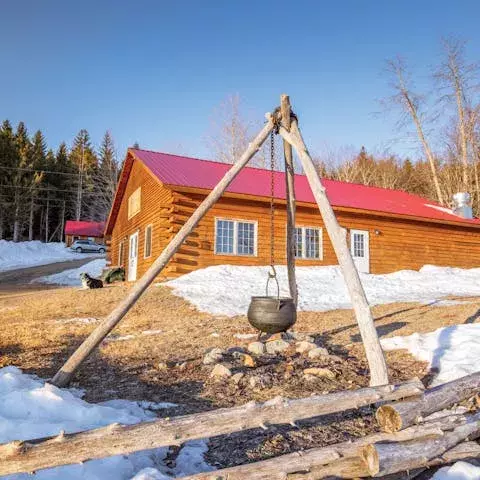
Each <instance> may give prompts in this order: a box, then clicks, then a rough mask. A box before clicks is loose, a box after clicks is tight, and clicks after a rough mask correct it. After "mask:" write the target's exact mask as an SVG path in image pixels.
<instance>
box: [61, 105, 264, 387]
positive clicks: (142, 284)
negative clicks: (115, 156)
mask: <svg viewBox="0 0 480 480" xmlns="http://www.w3.org/2000/svg"><path fill="white" fill-rule="evenodd" d="M272 130H273V120H272V118H271V115H268V121H267V123H266V125H265V126H264V127H263V128H262V130H261V131H260V132H259V133H258V135H257V136H256V137H255V139H254V140H253V141H252V142H251V143H250V144H249V145H248V148H247V150H245V153H244V154H243V155H242V156H241V157H240V158H239V159H238V161H237V162H236V163H235V164H234V165H232V167H231V168H230V170H229V171H228V172H227V173H226V174H225V176H224V177H223V178H222V179H221V180H220V181H219V182H218V183H217V185H216V186H215V188H214V189H213V190H212V191H211V192H210V193H209V194H208V195H207V197H206V198H205V200H204V201H203V202H202V203H201V204H200V205H199V206H198V208H197V209H196V210H195V212H194V213H193V214H192V216H191V217H190V218H189V219H188V220H187V221H186V222H185V224H184V225H183V226H182V228H181V229H180V230H179V231H178V233H177V234H176V235H175V237H173V239H172V240H171V242H170V243H169V244H168V245H167V246H166V247H165V250H163V252H162V253H161V254H160V256H159V257H158V258H157V259H156V260H155V262H153V264H152V265H151V266H150V268H149V269H148V270H147V271H146V272H145V274H144V275H143V277H141V278H140V279H139V280H138V281H137V282H136V283H135V285H134V286H133V287H132V288H131V289H130V291H129V292H128V295H127V296H126V297H125V298H124V299H123V300H122V301H121V302H120V303H119V304H118V305H117V307H116V308H115V309H114V310H113V311H112V312H111V313H110V315H109V316H108V317H107V318H106V319H105V320H104V321H103V322H102V323H100V325H98V327H97V328H96V329H95V330H94V331H93V332H92V333H91V334H90V335H89V336H88V338H87V339H86V340H85V341H84V342H83V343H82V344H81V345H80V346H79V347H78V348H77V350H75V352H74V353H73V354H72V356H71V357H70V358H69V359H68V360H67V361H66V363H65V365H63V367H62V368H61V369H60V370H59V371H58V372H57V373H56V375H55V376H54V377H53V380H52V383H53V384H54V385H56V386H57V387H64V386H66V385H68V383H69V382H70V379H71V377H72V375H73V374H74V373H75V371H76V370H77V368H78V367H79V366H80V365H81V364H82V362H83V361H84V360H85V359H86V358H87V357H88V356H89V355H90V353H92V351H93V350H94V349H95V348H97V346H98V345H99V344H100V343H101V342H102V340H103V339H104V338H105V337H106V336H107V335H108V334H109V333H110V332H111V330H112V329H113V328H114V327H115V325H117V323H118V322H120V320H121V319H122V318H123V317H124V316H125V315H126V314H127V312H128V311H129V310H130V308H132V306H133V305H134V304H135V302H136V301H137V300H138V299H139V298H140V296H141V295H142V294H143V292H144V291H145V290H146V289H147V288H148V286H149V285H150V284H151V283H152V282H153V281H154V280H155V278H156V277H157V275H158V274H159V273H160V272H161V271H162V270H163V268H164V267H165V265H166V264H167V263H168V262H169V260H170V259H171V258H172V257H173V255H174V254H175V252H176V251H177V250H178V249H179V248H180V246H181V245H182V243H183V242H184V241H185V239H186V238H187V236H188V235H189V234H190V233H191V232H192V231H193V230H194V228H195V227H196V226H197V225H198V222H200V220H201V219H202V218H203V217H204V215H205V214H206V213H207V212H208V211H209V210H210V208H211V207H212V206H213V205H214V204H215V203H216V202H217V200H218V199H219V198H220V197H221V196H222V194H223V192H224V191H225V190H226V189H227V187H228V186H229V185H230V183H232V181H233V180H234V178H235V177H236V176H237V175H238V173H239V172H240V170H242V168H243V167H244V166H245V165H246V164H247V163H248V161H249V160H250V159H251V158H252V157H253V156H254V155H255V153H257V152H258V150H259V149H260V147H261V145H262V144H263V142H264V141H265V139H266V138H267V137H268V135H269V134H270V132H271V131H272Z"/></svg>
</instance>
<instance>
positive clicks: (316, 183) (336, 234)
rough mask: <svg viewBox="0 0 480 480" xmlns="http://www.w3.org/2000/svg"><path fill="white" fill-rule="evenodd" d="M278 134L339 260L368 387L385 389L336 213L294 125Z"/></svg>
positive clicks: (366, 308) (378, 351) (380, 358)
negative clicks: (293, 154) (289, 148)
mask: <svg viewBox="0 0 480 480" xmlns="http://www.w3.org/2000/svg"><path fill="white" fill-rule="evenodd" d="M280 134H281V135H282V137H283V138H284V139H285V140H287V141H288V142H289V143H290V144H291V145H293V146H294V147H295V150H297V153H298V155H299V157H300V160H301V162H302V166H303V170H304V171H305V174H306V176H307V178H308V182H309V183H310V187H311V189H312V192H313V195H314V197H315V200H316V202H317V205H318V208H319V210H320V213H321V214H322V218H323V221H324V222H325V227H326V229H327V232H328V235H329V237H330V239H331V241H332V244H333V248H334V250H335V253H336V255H337V258H338V263H339V264H340V268H341V269H342V273H343V276H344V278H345V283H346V285H347V289H348V292H349V294H350V298H351V301H352V306H353V309H354V311H355V316H356V318H357V323H358V327H359V329H360V335H361V336H362V341H363V345H364V347H365V353H366V356H367V361H368V365H369V367H370V385H372V386H377V385H386V384H388V371H387V363H386V362H385V357H384V355H383V351H382V347H381V345H380V340H379V338H378V335H377V330H376V329H375V324H374V323H373V317H372V312H371V311H370V305H369V304H368V300H367V296H366V295H365V291H364V289H363V285H362V282H361V281H360V276H359V275H358V271H357V267H356V266H355V263H354V262H353V258H352V255H351V253H350V249H349V248H348V245H347V238H346V231H345V229H344V228H342V227H340V225H339V224H338V222H337V218H336V216H335V212H334V211H333V208H332V206H331V205H330V201H329V200H328V197H327V194H326V191H325V187H324V186H323V185H322V182H321V180H320V177H319V176H318V173H317V171H316V169H315V165H314V164H313V161H312V158H311V157H310V154H309V153H308V150H307V147H306V146H305V142H304V141H303V138H302V134H301V133H300V130H299V128H298V125H297V121H296V120H293V121H292V124H291V127H290V132H289V131H287V130H286V129H285V128H284V127H283V126H281V127H280Z"/></svg>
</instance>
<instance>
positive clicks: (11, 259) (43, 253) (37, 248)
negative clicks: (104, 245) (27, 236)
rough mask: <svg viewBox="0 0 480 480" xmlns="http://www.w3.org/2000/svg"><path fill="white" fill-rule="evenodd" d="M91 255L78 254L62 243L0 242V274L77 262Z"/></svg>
mask: <svg viewBox="0 0 480 480" xmlns="http://www.w3.org/2000/svg"><path fill="white" fill-rule="evenodd" d="M90 255H92V254H79V253H75V252H72V251H71V250H69V249H68V248H66V247H65V244H64V243H58V242H56V243H42V242H39V241H37V240H35V241H33V242H17V243H15V242H8V241H7V240H0V272H5V271H7V270H15V269H16V268H24V267H35V266H37V265H47V264H48V263H55V262H64V261H68V260H78V259H79V258H83V257H84V256H90Z"/></svg>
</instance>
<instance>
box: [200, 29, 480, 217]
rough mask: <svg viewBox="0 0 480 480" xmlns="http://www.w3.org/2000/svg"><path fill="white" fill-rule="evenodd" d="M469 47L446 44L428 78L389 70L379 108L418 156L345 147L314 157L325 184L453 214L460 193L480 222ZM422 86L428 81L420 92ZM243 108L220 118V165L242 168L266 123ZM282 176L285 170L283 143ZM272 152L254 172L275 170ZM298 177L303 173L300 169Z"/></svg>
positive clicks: (232, 102)
mask: <svg viewBox="0 0 480 480" xmlns="http://www.w3.org/2000/svg"><path fill="white" fill-rule="evenodd" d="M467 53H468V52H467V44H466V42H464V41H462V40H459V39H456V38H448V39H443V40H442V41H441V54H440V57H439V60H438V62H437V64H434V65H432V66H431V69H430V73H429V74H428V75H427V76H426V77H425V76H420V75H418V74H417V75H414V74H413V72H412V71H411V70H410V69H409V67H408V65H407V62H406V60H405V59H403V58H401V57H395V58H394V59H391V60H388V61H387V62H386V69H385V72H384V78H385V80H386V82H387V83H388V86H389V89H390V92H391V94H390V95H389V96H388V97H387V98H384V99H380V100H379V103H380V105H381V107H382V111H383V113H386V114H389V115H393V116H394V118H396V131H397V132H398V133H399V134H400V137H399V138H397V141H400V142H402V143H403V144H406V143H410V142H411V141H412V140H413V142H414V143H415V144H416V145H417V146H418V148H417V151H418V152H419V153H418V156H416V157H415V158H401V157H399V156H398V155H395V154H390V153H386V154H373V153H371V152H367V151H366V150H365V148H362V149H361V150H360V151H358V150H356V151H355V150H352V148H348V147H341V148H338V149H336V151H333V152H331V151H330V152H325V151H323V152H322V153H317V154H315V152H314V149H312V150H313V157H314V160H315V162H316V164H317V168H318V170H319V173H320V174H321V175H322V176H323V177H325V178H330V179H336V180H343V181H347V182H356V183H362V184H365V185H370V186H379V187H385V188H395V189H400V190H404V191H407V192H409V193H414V194H418V195H422V196H424V197H427V198H429V199H431V200H433V201H437V202H438V203H440V204H441V205H443V206H445V207H449V206H451V199H452V196H453V194H454V193H457V192H469V193H470V194H471V196H472V203H473V209H474V213H475V214H477V215H480V81H479V79H480V75H479V68H478V64H476V63H470V62H469V61H468V60H467ZM415 80H421V83H422V85H424V90H425V91H422V90H419V89H418V88H417V87H416V85H415ZM246 110H247V109H246V108H245V107H244V106H242V104H241V99H240V97H239V95H238V94H236V95H232V96H230V97H229V98H228V99H227V100H226V101H224V102H223V103H222V104H221V105H220V107H219V108H218V109H217V111H216V112H215V117H214V119H213V121H212V127H211V134H210V136H209V138H208V146H209V148H210V151H211V154H212V155H213V157H214V158H215V159H216V160H218V161H223V162H232V161H235V160H236V159H237V158H238V157H239V156H240V155H241V153H242V152H243V151H244V150H245V149H246V147H247V145H248V142H249V140H250V138H251V137H252V134H253V133H254V132H255V131H257V130H258V129H259V128H260V125H259V123H258V122H256V121H254V120H252V118H255V117H257V115H255V116H252V115H249V114H248V113H247V112H246ZM276 143H277V148H276V160H275V162H276V168H277V169H283V160H282V157H281V144H280V143H279V142H278V141H277V142H276ZM268 147H269V146H268V144H267V145H266V146H265V148H264V149H263V150H262V151H261V152H259V153H260V155H258V156H257V159H256V163H254V165H253V166H258V167H268V164H269V152H268V150H269V148H268ZM296 170H297V171H299V170H300V166H299V165H298V164H297V165H296Z"/></svg>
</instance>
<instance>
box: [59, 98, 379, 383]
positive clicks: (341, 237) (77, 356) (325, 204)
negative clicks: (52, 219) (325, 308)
mask: <svg viewBox="0 0 480 480" xmlns="http://www.w3.org/2000/svg"><path fill="white" fill-rule="evenodd" d="M280 112H281V113H279V114H278V118H274V117H273V116H272V114H270V113H267V114H266V118H267V123H266V124H265V125H264V127H263V128H262V129H261V130H260V132H259V133H258V135H257V136H256V137H255V138H254V139H253V141H252V142H251V143H250V144H249V146H248V148H247V150H246V151H245V153H244V154H243V155H242V156H241V157H240V158H239V159H238V160H237V162H236V163H235V164H234V165H233V166H232V167H231V168H230V170H229V171H228V172H227V173H226V174H225V176H224V177H223V178H222V180H220V182H219V183H218V184H217V185H216V186H215V188H214V189H213V190H212V191H211V192H210V193H209V194H208V196H207V197H206V198H205V200H204V201H203V202H202V203H201V204H200V205H199V206H198V208H197V210H195V212H194V213H193V215H192V216H191V217H190V218H189V219H188V220H187V222H185V224H184V225H183V226H182V228H181V229H180V230H179V232H178V233H177V234H176V235H175V237H174V238H173V239H172V240H171V242H170V243H169V244H168V245H167V247H166V248H165V250H163V252H162V253H161V254H160V256H159V257H158V258H157V259H156V260H155V262H154V263H153V264H152V265H151V266H150V268H149V269H148V270H147V272H146V273H145V274H144V275H143V277H141V278H140V279H139V280H138V281H137V282H136V283H135V285H134V286H133V287H132V289H131V290H130V291H129V293H128V295H127V296H126V297H125V298H124V299H123V300H122V301H121V302H120V303H119V304H118V305H117V307H116V308H115V309H114V310H113V311H112V312H111V313H110V315H108V317H107V318H106V319H105V320H104V321H103V322H102V323H100V325H98V326H97V328H95V330H94V331H93V332H92V333H91V334H90V335H89V336H88V337H87V338H86V339H85V341H84V342H83V343H82V344H81V345H80V346H79V347H78V348H77V350H76V351H75V352H74V353H73V354H72V356H71V357H70V358H69V359H68V360H67V361H66V363H65V364H64V365H63V366H62V368H61V369H60V370H59V371H58V372H57V373H56V375H55V376H54V377H53V380H52V383H53V384H54V385H56V386H58V387H64V386H66V385H68V383H69V382H70V380H71V378H72V375H73V374H74V373H75V371H76V370H77V369H78V368H79V366H80V365H81V364H82V362H83V361H84V360H85V359H86V358H87V357H88V356H89V355H90V354H91V353H92V351H93V350H94V349H95V348H96V347H97V346H98V345H99V344H100V343H101V342H102V340H103V339H104V338H105V337H106V336H107V335H108V334H109V333H110V332H111V331H112V330H113V328H114V327H115V326H116V325H117V324H118V322H120V320H121V319H122V318H123V317H124V316H125V315H126V314H127V312H128V311H129V310H130V309H131V308H132V306H133V305H134V304H135V303H136V301H137V300H138V299H139V298H140V296H141V295H142V294H143V292H145V290H146V289H147V288H148V286H149V285H150V284H151V283H152V282H153V281H154V280H155V278H156V277H157V275H158V274H159V273H160V272H161V271H162V270H163V268H164V267H165V266H166V265H167V263H168V262H169V260H170V259H171V258H172V256H173V255H174V254H175V253H176V251H177V250H178V249H179V248H180V246H181V245H182V243H183V242H184V241H185V239H186V238H187V236H188V235H189V234H190V233H191V232H192V231H193V230H194V229H195V227H196V226H197V225H198V223H199V222H200V220H201V219H202V218H203V217H204V215H205V214H206V213H207V212H208V210H210V208H212V206H213V205H214V204H215V203H216V202H217V201H218V199H219V198H220V197H221V196H222V194H223V193H224V192H225V190H226V189H227V188H228V186H229V185H230V183H231V182H232V181H233V179H234V178H235V177H236V176H237V175H238V173H239V172H240V171H241V170H242V168H243V167H244V166H245V165H246V164H247V163H248V161H249V160H250V159H251V158H252V157H253V156H254V155H255V153H257V152H258V150H259V149H260V147H261V146H262V144H263V143H264V142H265V140H266V139H267V138H268V135H269V134H270V133H271V131H272V130H273V129H274V128H275V127H276V125H277V126H278V124H279V122H280V127H279V133H280V135H281V136H282V137H283V139H284V147H285V161H286V177H287V180H286V181H287V197H288V198H287V218H288V225H287V227H288V230H287V264H288V276H289V286H290V294H291V296H292V298H293V299H294V301H296V297H297V293H296V281H295V268H294V258H295V254H294V253H295V251H294V246H295V244H294V241H293V232H294V227H295V193H294V188H293V160H292V151H291V150H292V149H291V147H292V146H293V148H295V150H296V152H297V154H298V156H299V158H300V161H301V164H302V166H303V170H304V171H305V174H306V176H307V179H308V181H309V183H310V187H311V189H312V192H313V194H314V197H315V200H316V202H317V205H318V208H319V210H320V213H321V215H322V218H323V221H324V223H325V228H326V229H327V232H328V235H329V236H330V239H331V241H332V244H333V248H334V250H335V253H336V255H337V258H338V263H339V264H340V267H341V270H342V273H343V275H344V278H345V283H346V285H347V288H348V292H349V294H350V298H351V301H352V305H353V309H354V311H355V315H356V318H357V323H358V326H359V329H360V334H361V336H362V340H363V344H364V347H365V352H366V356H367V360H368V364H369V367H370V384H371V385H372V386H377V385H386V384H388V372H387V365H386V362H385V357H384V355H383V351H382V348H381V345H380V340H379V338H378V335H377V331H376V329H375V325H374V322H373V317H372V314H371V311H370V306H369V304H368V301H367V297H366V295H365V291H364V289H363V286H362V283H361V281H360V277H359V275H358V271H357V268H356V266H355V264H354V262H353V259H352V256H351V253H350V249H349V248H348V245H347V237H346V230H345V229H344V228H342V227H340V225H339V224H338V222H337V218H336V216H335V213H334V211H333V208H332V206H331V205H330V202H329V200H328V197H327V195H326V192H325V188H324V186H323V185H322V182H321V180H320V177H319V176H318V173H317V171H316V169H315V166H314V164H313V161H312V158H311V157H310V154H309V153H308V150H307V148H306V146H305V143H304V141H303V138H302V135H301V133H300V129H299V128H298V123H297V120H296V118H294V117H292V118H290V115H289V113H290V103H289V100H288V97H287V96H286V95H284V96H282V108H281V110H280ZM282 113H284V114H285V117H283V115H282Z"/></svg>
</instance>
